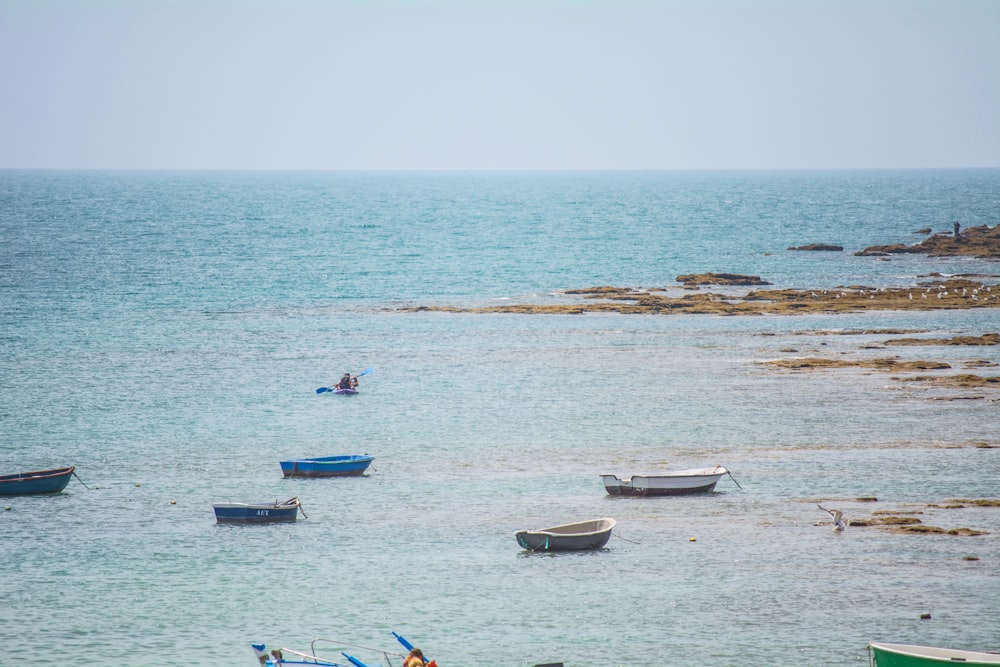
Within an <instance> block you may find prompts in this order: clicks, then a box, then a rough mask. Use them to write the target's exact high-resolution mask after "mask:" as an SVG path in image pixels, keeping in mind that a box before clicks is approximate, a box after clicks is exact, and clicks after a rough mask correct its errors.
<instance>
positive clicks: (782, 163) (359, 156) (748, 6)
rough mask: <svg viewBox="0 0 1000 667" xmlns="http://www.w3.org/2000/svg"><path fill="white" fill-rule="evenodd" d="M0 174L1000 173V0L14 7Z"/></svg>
mask: <svg viewBox="0 0 1000 667" xmlns="http://www.w3.org/2000/svg"><path fill="white" fill-rule="evenodd" d="M0 95H2V97H0V168H22V167H25V168H123V169H131V168H143V169H146V168H149V169H783V168H852V167H859V168H868V167H876V168H881V167H998V166H1000V0H937V1H928V0H899V1H895V0H744V1H735V0H731V1H723V0H647V1H639V0H589V1H588V0H575V1H574V0H561V1H555V0H522V1H501V0H492V1H489V0H486V1H483V0H465V1H458V0H451V1H432V0H398V1H395V2H394V1H391V0H363V1H362V0H350V1H342V0H273V1H270V2H265V1H261V0H197V1H174V2H169V1H166V0H116V1H113V0H75V1H70V0H64V1H60V0H0Z"/></svg>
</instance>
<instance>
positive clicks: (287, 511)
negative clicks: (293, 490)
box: [212, 498, 300, 523]
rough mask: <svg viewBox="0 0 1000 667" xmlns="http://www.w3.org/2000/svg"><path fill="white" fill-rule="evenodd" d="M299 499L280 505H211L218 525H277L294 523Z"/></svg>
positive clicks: (296, 517) (297, 512) (297, 513)
mask: <svg viewBox="0 0 1000 667" xmlns="http://www.w3.org/2000/svg"><path fill="white" fill-rule="evenodd" d="M299 506H300V503H299V499H298V498H292V499H290V500H286V501H284V502H281V503H217V504H215V505H212V508H213V509H214V510H215V520H216V521H217V522H219V523H278V522H282V521H295V520H297V519H298V515H299Z"/></svg>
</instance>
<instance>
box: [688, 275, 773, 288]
mask: <svg viewBox="0 0 1000 667" xmlns="http://www.w3.org/2000/svg"><path fill="white" fill-rule="evenodd" d="M674 280H676V281H677V282H679V283H683V284H684V285H686V286H688V287H696V286H698V285H739V286H749V285H771V284H773V283H769V282H767V281H766V280H761V277H760V276H744V275H741V274H739V273H688V274H685V275H682V276H677V277H676V278H675V279H674Z"/></svg>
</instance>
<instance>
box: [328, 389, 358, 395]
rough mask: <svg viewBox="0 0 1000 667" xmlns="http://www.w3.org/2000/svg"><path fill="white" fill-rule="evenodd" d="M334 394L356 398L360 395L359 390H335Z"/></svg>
mask: <svg viewBox="0 0 1000 667" xmlns="http://www.w3.org/2000/svg"><path fill="white" fill-rule="evenodd" d="M333 393H334V394H339V395H341V396H354V395H355V394H357V393H358V390H357V389H334V390H333Z"/></svg>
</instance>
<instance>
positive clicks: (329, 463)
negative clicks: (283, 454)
mask: <svg viewBox="0 0 1000 667" xmlns="http://www.w3.org/2000/svg"><path fill="white" fill-rule="evenodd" d="M374 459H375V457H374V456H368V455H367V454H346V455H343V456H318V457H312V458H305V459H292V460H291V461H282V462H281V474H282V475H284V476H285V477H351V476H354V475H361V474H363V473H364V472H365V470H367V469H368V466H370V465H371V462H372V461H373V460H374Z"/></svg>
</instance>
